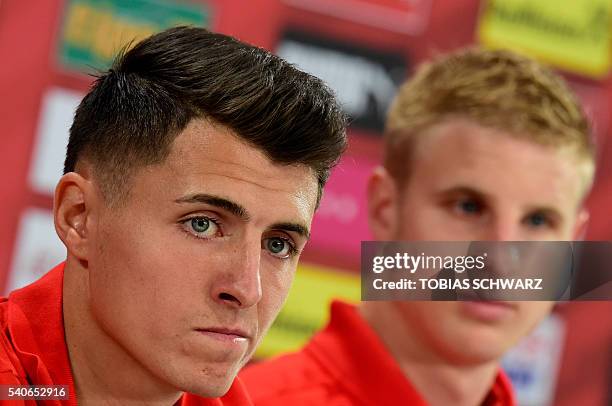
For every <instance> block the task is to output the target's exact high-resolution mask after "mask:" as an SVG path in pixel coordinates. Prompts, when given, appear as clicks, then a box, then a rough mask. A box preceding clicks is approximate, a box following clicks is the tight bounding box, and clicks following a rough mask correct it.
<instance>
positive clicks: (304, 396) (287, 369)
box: [240, 350, 354, 406]
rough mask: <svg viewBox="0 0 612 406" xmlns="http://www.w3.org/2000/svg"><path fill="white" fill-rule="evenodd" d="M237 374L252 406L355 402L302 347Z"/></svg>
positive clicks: (292, 405) (293, 405)
mask: <svg viewBox="0 0 612 406" xmlns="http://www.w3.org/2000/svg"><path fill="white" fill-rule="evenodd" d="M240 377H241V378H242V381H243V382H244V384H245V385H246V387H247V390H248V391H249V394H250V395H251V398H252V399H253V403H254V404H255V406H275V405H278V406H287V405H291V406H300V405H333V406H340V405H349V404H354V403H351V402H349V399H348V396H347V395H348V394H345V393H343V391H342V389H341V386H340V385H338V382H336V380H335V379H334V378H333V376H331V375H330V374H329V373H328V372H327V371H326V370H325V369H324V368H322V366H321V365H320V364H319V363H318V362H317V361H316V360H315V359H313V358H312V357H310V356H309V354H308V353H307V352H306V351H304V350H302V351H299V352H296V353H292V354H287V355H283V356H280V357H277V358H274V359H271V360H269V361H265V362H261V363H257V364H254V365H251V366H248V367H247V368H245V369H244V370H243V371H242V372H241V373H240Z"/></svg>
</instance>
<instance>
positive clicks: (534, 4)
mask: <svg viewBox="0 0 612 406" xmlns="http://www.w3.org/2000/svg"><path fill="white" fill-rule="evenodd" d="M182 24H191V25H197V26H204V27H208V28H209V29H211V30H214V31H218V32H222V33H226V34H230V35H233V36H235V37H237V38H239V39H241V40H244V41H247V42H250V43H253V44H256V45H258V46H261V47H264V48H267V49H269V50H271V51H272V52H275V53H277V54H279V55H280V56H282V57H284V58H285V59H288V60H289V61H291V62H293V63H295V64H297V65H298V66H300V67H301V68H302V69H304V70H306V71H309V72H311V73H313V74H315V75H317V76H319V77H321V78H322V79H324V80H325V81H326V82H327V83H328V84H329V85H330V86H331V87H332V88H333V89H335V91H336V92H337V94H338V96H339V98H340V100H341V102H342V104H343V107H344V109H345V110H346V112H347V113H348V114H349V115H350V117H351V127H350V129H349V137H350V147H349V150H348V153H347V154H346V155H345V157H344V158H343V160H342V162H341V163H340V165H339V166H338V167H337V168H336V169H335V170H334V173H333V175H332V177H331V179H330V181H329V184H328V186H327V188H326V191H325V195H324V198H323V201H322V204H321V208H320V210H319V212H318V213H317V215H316V218H315V221H314V224H313V238H312V240H311V242H310V243H309V246H308V248H307V250H306V252H305V253H304V255H303V260H302V262H301V265H300V268H299V270H298V273H297V276H296V281H295V285H294V287H293V289H292V292H291V295H290V297H289V299H288V302H287V306H286V307H285V308H284V310H283V311H282V312H281V314H280V316H279V318H278V320H277V322H276V324H275V325H274V327H273V329H272V331H271V332H270V334H269V336H268V337H267V338H266V340H265V342H264V343H263V345H262V347H261V348H260V349H259V351H258V353H257V357H258V358H265V357H268V356H271V355H274V354H277V353H280V352H283V351H288V350H292V349H296V348H299V347H300V346H301V345H302V344H303V343H304V342H305V341H306V340H307V339H308V337H310V335H312V333H313V332H314V331H315V330H317V329H318V328H319V327H321V326H322V325H323V324H324V323H325V322H326V319H327V308H328V304H329V301H330V300H331V298H332V297H342V298H345V299H347V300H353V301H355V300H358V299H359V294H360V290H359V274H358V270H359V259H360V241H362V240H368V239H369V238H370V236H369V234H368V229H367V216H366V210H365V182H366V179H367V176H368V174H369V172H370V170H371V169H372V168H373V167H374V166H375V165H376V164H377V163H378V162H379V159H380V157H381V139H380V136H381V132H382V129H383V123H384V116H385V112H386V110H387V108H388V107H389V103H390V101H391V100H392V98H393V96H394V94H395V92H396V90H397V87H398V86H399V85H400V83H401V82H402V81H404V80H405V79H406V78H407V77H409V76H410V75H411V73H412V72H413V71H414V69H415V67H416V66H417V65H418V64H419V63H420V62H422V61H424V60H426V59H427V58H429V57H431V56H434V55H436V54H439V53H443V52H447V51H451V50H453V49H456V48H459V47H463V46H466V45H470V44H481V45H483V46H487V47H507V48H512V49H515V50H519V51H521V52H524V53H526V54H528V55H531V56H532V57H535V58H536V59H539V60H540V61H542V62H544V63H546V64H548V65H550V66H552V67H553V68H555V69H556V70H557V71H558V72H560V73H561V74H562V75H563V76H564V77H565V78H566V79H567V81H568V82H569V84H570V86H571V87H572V88H573V89H574V90H575V92H576V93H577V94H578V96H579V97H580V98H581V100H582V102H583V103H584V106H585V107H586V110H587V112H588V114H589V116H590V118H591V121H592V124H593V128H594V133H595V134H594V135H595V137H596V142H597V144H598V148H599V157H598V164H599V169H598V170H599V172H598V174H597V180H596V184H595V188H594V190H593V193H592V194H591V196H590V198H589V200H588V202H587V205H588V207H589V208H590V211H591V219H592V220H591V223H590V226H589V229H588V233H587V236H586V239H591V240H612V159H611V158H612V142H611V141H610V138H611V137H612V123H610V117H611V115H612V75H611V68H610V67H611V65H612V0H538V1H530V0H481V1H479V0H333V1H329V0H225V1H221V0H216V1H215V0H207V1H204V0H190V1H187V0H181V1H179V0H175V1H172V0H129V1H127V0H122V1H120V0H65V1H61V0H30V1H20V0H0V185H2V186H1V187H0V291H2V292H3V293H7V292H9V291H10V290H13V289H15V288H17V287H20V286H24V285H25V284H28V283H30V282H31V281H33V280H35V279H37V278H38V277H40V276H41V275H42V274H44V273H45V272H46V271H47V270H49V269H50V268H51V267H52V266H53V265H55V264H57V263H59V262H60V261H62V260H63V259H64V258H65V255H66V252H65V249H64V247H63V245H61V243H60V241H59V239H58V238H57V237H56V235H55V231H54V229H53V224H52V213H51V210H52V206H53V190H54V187H55V184H56V182H57V180H58V179H59V177H60V176H61V173H62V166H63V160H64V154H65V147H66V143H67V139H68V128H69V126H70V124H71V122H72V117H73V113H74V110H75V108H76V106H77V105H78V103H79V101H80V99H81V98H82V97H83V96H84V94H85V93H86V92H87V89H88V87H89V85H90V84H91V82H92V79H93V78H92V76H91V74H92V73H95V72H96V70H98V69H105V68H107V67H108V66H109V64H110V61H111V60H112V57H113V55H114V53H115V52H116V51H117V50H118V49H119V48H121V46H122V45H123V44H125V43H126V42H128V41H130V40H133V39H136V40H138V39H141V38H144V37H146V36H148V35H150V34H152V33H154V32H157V31H160V30H163V29H165V28H167V27H170V26H174V25H182ZM504 367H505V369H506V370H507V371H508V373H509V374H510V376H511V378H512V380H513V383H514V385H515V387H516V389H517V391H518V395H519V401H520V404H521V405H523V406H536V405H537V406H546V405H562V406H565V405H568V406H569V405H612V302H590V303H588V302H582V303H569V304H561V305H559V306H557V308H556V310H555V312H554V314H553V315H551V317H549V318H548V319H547V320H545V321H544V322H543V323H542V325H540V326H539V328H538V329H537V330H536V331H535V332H534V333H533V334H532V335H531V336H530V337H528V338H527V339H525V340H524V341H523V342H522V343H520V344H519V345H518V346H517V348H515V349H514V350H513V351H512V352H511V353H510V354H509V355H508V356H507V357H506V359H505V360H504Z"/></svg>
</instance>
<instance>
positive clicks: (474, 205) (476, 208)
mask: <svg viewBox="0 0 612 406" xmlns="http://www.w3.org/2000/svg"><path fill="white" fill-rule="evenodd" d="M454 209H455V210H456V211H457V212H458V213H459V214H466V215H470V216H473V215H477V214H480V213H481V212H482V210H483V207H482V204H481V203H480V202H479V201H477V200H475V199H460V200H458V201H457V202H455V204H454Z"/></svg>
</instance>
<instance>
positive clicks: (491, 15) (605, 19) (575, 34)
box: [478, 0, 612, 78]
mask: <svg viewBox="0 0 612 406" xmlns="http://www.w3.org/2000/svg"><path fill="white" fill-rule="evenodd" d="M611 21H612V2H610V1H601V0H582V1H573V0H562V1H559V0H538V1H530V0H503V1H499V0H489V1H488V2H487V3H486V6H485V8H484V12H483V13H482V16H481V18H480V22H479V26H478V36H479V39H480V41H481V42H483V43H484V44H486V45H489V46H491V47H502V48H514V49H518V50H521V51H524V52H527V53H529V54H531V55H532V56H534V57H536V58H539V59H541V60H544V61H546V62H549V63H551V64H554V65H556V66H558V67H560V68H563V69H566V70H570V71H573V72H577V73H580V74H583V75H588V76H593V77H596V78H601V77H605V76H607V75H608V73H609V72H610V66H612V41H611V40H610V35H611V31H610V22H611Z"/></svg>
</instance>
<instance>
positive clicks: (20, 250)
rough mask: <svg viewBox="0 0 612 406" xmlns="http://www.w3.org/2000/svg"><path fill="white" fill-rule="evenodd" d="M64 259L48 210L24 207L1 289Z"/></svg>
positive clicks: (22, 282) (8, 288) (31, 279)
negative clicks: (4, 281) (7, 270)
mask: <svg viewBox="0 0 612 406" xmlns="http://www.w3.org/2000/svg"><path fill="white" fill-rule="evenodd" d="M64 259H66V248H65V247H64V245H63V244H62V242H61V241H60V239H59V238H58V236H57V234H56V233H55V228H54V226H53V213H52V212H51V211H50V210H43V209H34V208H30V209H26V210H25V211H24V212H23V214H22V216H21V221H20V224H19V231H18V235H17V241H16V244H15V253H14V255H13V261H12V266H11V271H10V273H9V275H8V279H7V282H6V285H5V289H4V290H5V292H4V293H8V292H10V291H12V290H14V289H18V288H21V287H23V286H25V285H27V284H29V283H31V282H34V281H35V280H37V279H38V278H40V277H41V276H43V275H44V274H45V273H47V271H49V270H50V269H51V268H52V267H54V266H55V265H57V264H59V263H60V262H61V261H63V260H64Z"/></svg>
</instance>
